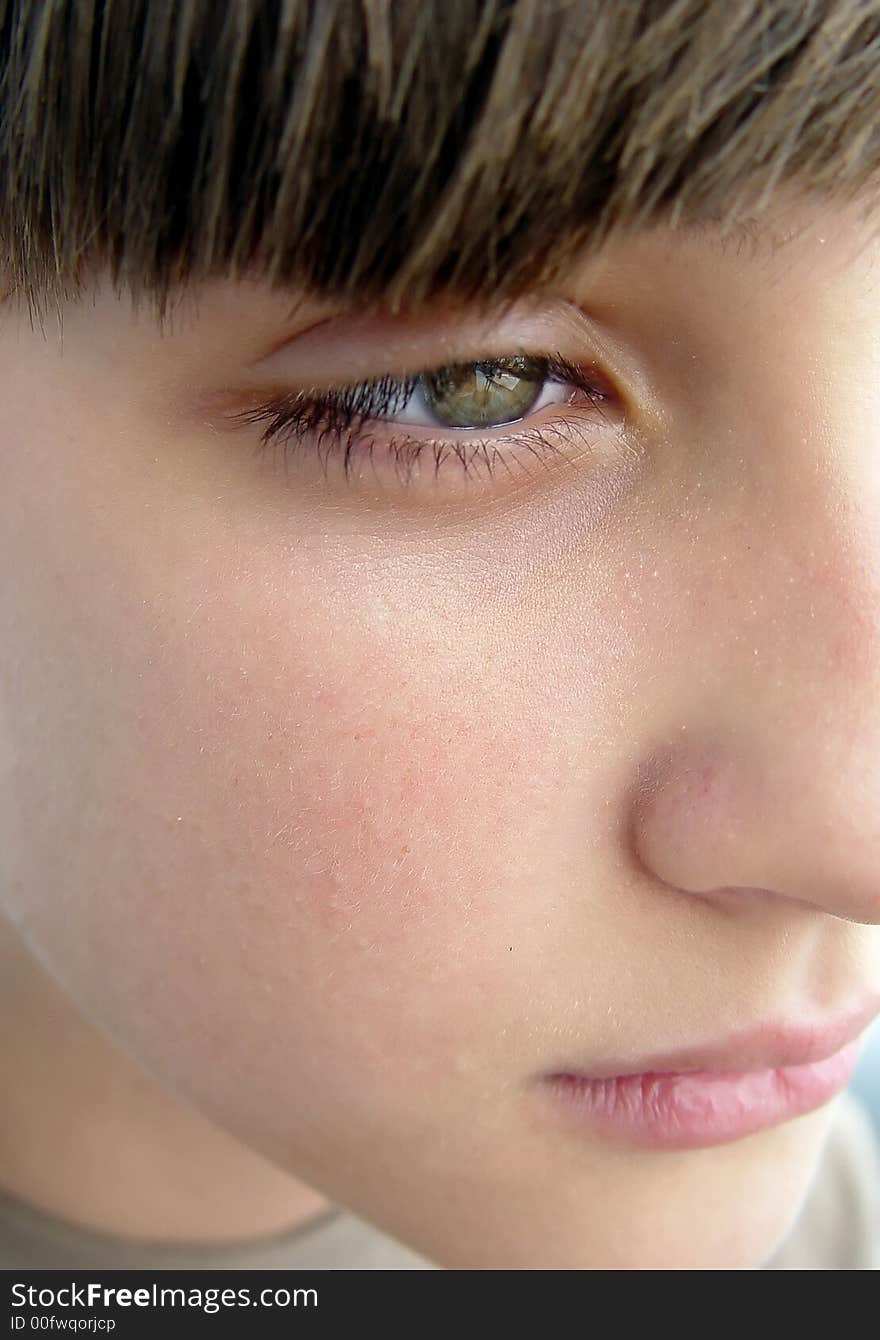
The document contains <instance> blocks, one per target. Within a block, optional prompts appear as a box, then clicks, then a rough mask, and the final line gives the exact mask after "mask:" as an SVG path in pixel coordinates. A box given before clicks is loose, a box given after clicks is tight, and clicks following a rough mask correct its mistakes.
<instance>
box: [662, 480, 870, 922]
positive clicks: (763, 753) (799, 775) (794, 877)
mask: <svg viewBox="0 0 880 1340" xmlns="http://www.w3.org/2000/svg"><path fill="white" fill-rule="evenodd" d="M771 473H772V474H773V479H774V488H776V487H779V486H781V485H784V479H783V476H784V474H785V473H786V471H785V469H784V468H779V466H778V463H777V467H776V468H775V469H774V470H773V471H772V472H771ZM795 493H796V495H797V497H798V506H796V507H792V506H790V505H785V504H783V505H782V506H780V502H779V498H778V497H775V498H773V499H768V498H767V496H766V494H764V495H762V505H760V506H756V507H754V508H753V509H744V510H737V511H731V512H730V513H728V522H727V523H726V524H722V525H720V526H719V525H718V524H717V521H718V517H717V514H716V516H715V518H714V523H713V535H712V539H711V542H710V541H709V539H708V537H707V543H706V547H705V550H704V552H705V553H706V555H707V561H706V563H705V566H704V568H703V570H702V572H701V575H700V577H699V585H698V597H697V603H696V607H694V606H693V605H692V606H691V608H690V612H689V614H688V615H687V616H686V617H687V619H688V622H689V624H690V626H689V627H688V628H687V629H686V630H683V632H684V645H686V646H687V647H689V648H690V649H691V652H692V654H693V655H694V658H695V660H696V658H700V661H701V663H702V664H703V665H705V664H706V663H707V660H708V662H709V663H710V664H711V671H710V673H708V674H703V675H702V676H701V678H700V679H699V680H698V681H696V683H697V684H698V685H699V687H697V688H696V690H695V689H694V684H695V680H694V677H693V676H688V681H689V683H690V692H688V693H687V698H686V700H685V701H681V700H679V701H678V702H677V703H676V707H677V713H676V721H677V722H679V723H685V725H687V729H686V730H682V727H681V725H679V726H678V728H677V730H671V731H669V732H668V734H666V735H665V737H664V739H663V742H662V743H660V744H659V745H658V746H657V747H656V748H655V749H653V750H652V751H651V752H650V753H649V754H648V755H647V756H646V757H645V758H644V759H643V761H642V767H641V768H640V779H639V786H638V801H637V804H636V811H637V816H638V817H637V823H636V830H635V831H636V834H637V846H638V851H639V856H640V858H641V860H642V862H643V864H645V865H646V866H647V867H648V868H649V869H651V870H653V871H654V873H655V874H656V875H657V876H659V877H660V878H661V879H663V881H664V882H665V883H667V884H670V885H672V886H674V887H676V888H680V889H684V890H690V891H692V892H695V893H696V892H699V893H708V892H711V891H713V890H731V889H736V888H740V889H743V890H746V889H748V890H755V889H763V890H767V891H769V892H770V893H774V894H777V895H780V896H782V897H785V898H789V899H796V900H798V901H806V902H809V903H812V904H814V905H816V906H817V907H821V908H823V909H825V910H826V911H828V912H830V913H831V914H833V915H837V916H842V917H846V918H849V919H851V920H854V921H862V922H880V506H878V508H877V512H876V521H875V519H874V515H873V513H872V509H871V508H870V506H869V500H867V499H866V498H865V496H864V490H863V491H862V494H861V496H860V495H859V493H858V491H857V490H856V489H855V486H854V483H853V482H852V481H850V483H849V484H848V485H844V484H843V483H841V480H840V477H839V476H837V477H832V476H831V475H830V472H827V471H823V470H821V469H817V470H816V471H815V472H813V474H812V476H811V479H810V482H809V483H808V484H807V485H806V486H805V484H804V479H803V474H802V473H801V476H800V479H799V485H798V487H797V488H796V489H795ZM878 494H880V490H878ZM878 502H880V496H878ZM686 692H687V690H686ZM688 723H689V724H688Z"/></svg>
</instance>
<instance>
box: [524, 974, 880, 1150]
mask: <svg viewBox="0 0 880 1340" xmlns="http://www.w3.org/2000/svg"><path fill="white" fill-rule="evenodd" d="M878 1010H880V1000H877V999H875V1000H872V1001H871V1002H870V1004H866V1005H862V1006H860V1007H859V1008H857V1009H854V1010H851V1011H850V1012H849V1013H847V1014H843V1015H839V1016H837V1017H835V1018H832V1019H827V1020H823V1021H820V1022H818V1023H816V1024H814V1025H812V1026H810V1027H806V1028H805V1027H803V1026H801V1027H787V1026H785V1025H783V1024H765V1025H763V1026H761V1027H759V1028H756V1029H751V1030H749V1031H747V1032H743V1033H740V1034H736V1035H735V1036H733V1037H731V1038H728V1039H726V1040H725V1041H723V1042H720V1043H717V1044H714V1045H709V1046H705V1047H696V1048H690V1049H687V1050H682V1051H677V1052H672V1053H665V1054H663V1055H660V1056H653V1057H647V1058H643V1059H640V1060H639V1061H638V1062H636V1063H629V1064H627V1063H625V1062H618V1063H615V1062H607V1063H603V1064H602V1065H601V1066H590V1067H589V1068H587V1067H584V1068H583V1069H581V1068H580V1067H578V1066H576V1065H575V1066H569V1065H563V1066H561V1067H560V1068H558V1069H554V1070H553V1071H552V1072H551V1073H548V1074H545V1075H542V1076H541V1077H540V1082H539V1085H538V1087H539V1090H540V1092H541V1094H542V1096H543V1097H545V1098H547V1099H549V1100H550V1103H551V1106H552V1108H553V1109H554V1112H555V1113H556V1115H558V1116H559V1117H561V1119H562V1120H564V1121H565V1122H566V1124H570V1123H573V1124H574V1126H575V1127H576V1128H585V1129H586V1130H587V1131H590V1132H593V1133H597V1134H600V1135H602V1136H603V1137H604V1138H606V1139H610V1140H611V1141H612V1142H614V1143H623V1144H627V1145H636V1146H642V1147H645V1148H665V1149H696V1148H705V1147H707V1146H710V1145H717V1144H726V1143H727V1142H729V1141H731V1140H738V1139H741V1138H742V1137H744V1136H746V1135H751V1134H754V1133H755V1132H757V1131H760V1130H764V1129H766V1128H768V1127H771V1126H777V1125H779V1124H780V1123H782V1122H785V1121H789V1120H791V1119H792V1118H794V1117H798V1116H803V1115H805V1114H806V1113H808V1112H813V1111H815V1110H816V1109H817V1108H820V1107H822V1106H824V1105H825V1104H826V1103H828V1102H830V1101H831V1099H832V1098H834V1097H835V1096H836V1095H837V1094H838V1093H840V1092H841V1090H842V1089H844V1088H845V1087H846V1085H847V1084H848V1083H849V1081H850V1079H851V1078H852V1075H853V1072H854V1070H855V1068H856V1065H857V1064H858V1059H859V1053H860V1050H861V1045H862V1034H863V1033H864V1032H865V1031H866V1029H867V1028H868V1026H869V1025H870V1023H871V1022H872V1021H873V1020H874V1019H875V1018H876V1016H877V1014H878Z"/></svg>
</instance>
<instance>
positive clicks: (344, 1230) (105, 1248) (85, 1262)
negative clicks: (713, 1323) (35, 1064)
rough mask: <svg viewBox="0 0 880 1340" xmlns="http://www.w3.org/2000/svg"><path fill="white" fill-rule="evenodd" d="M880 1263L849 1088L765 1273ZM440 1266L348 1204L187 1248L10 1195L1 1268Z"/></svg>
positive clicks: (0, 1200)
mask: <svg viewBox="0 0 880 1340" xmlns="http://www.w3.org/2000/svg"><path fill="white" fill-rule="evenodd" d="M878 1267H880V1147H878V1141H877V1137H876V1135H875V1134H874V1130H873V1127H872V1126H871V1124H870V1121H869V1120H868V1117H867V1116H866V1114H865V1112H864V1110H863V1109H862V1107H861V1106H860V1104H859V1103H858V1102H857V1101H856V1099H855V1098H854V1097H853V1096H852V1095H850V1094H848V1093H843V1094H841V1096H840V1097H839V1098H838V1099H837V1100H836V1112H835V1117H834V1121H833V1122H832V1126H831V1131H830V1134H829V1137H828V1140H827V1142H826V1145H825V1148H824V1151H823V1154H822V1157H821V1159H820V1161H819V1164H818V1167H817V1171H816V1174H815V1175H814V1177H813V1180H812V1182H811V1184H810V1188H809V1190H808V1192H807V1196H806V1199H805V1200H804V1204H803V1206H802V1207H801V1210H800V1212H799V1214H798V1217H797V1219H796V1221H795V1223H794V1225H793V1227H792V1229H791V1230H790V1232H789V1233H788V1236H787V1237H786V1239H785V1241H784V1242H783V1243H782V1245H781V1246H780V1247H779V1248H778V1250H777V1251H776V1252H775V1253H774V1255H773V1256H772V1257H771V1258H770V1259H769V1261H767V1262H766V1263H765V1264H764V1265H763V1267H762V1268H763V1269H765V1270H877V1269H878ZM94 1268H100V1269H103V1270H435V1269H438V1267H437V1266H435V1265H434V1264H433V1263H432V1262H430V1261H427V1260H425V1259H424V1258H423V1257H420V1256H418V1255H416V1253H415V1252H412V1251H410V1250H409V1248H407V1247H405V1246H404V1245H403V1244H402V1243H400V1242H397V1241H396V1240H395V1239H393V1238H390V1237H388V1236H387V1235H386V1234H384V1233H382V1232H380V1230H379V1229H377V1228H374V1227H373V1226H372V1224H369V1223H367V1222H366V1221H364V1220H363V1219H359V1218H357V1217H356V1216H355V1215H353V1214H351V1213H350V1212H349V1211H348V1210H344V1209H336V1210H330V1211H328V1212H327V1214H326V1215H324V1216H322V1217H321V1218H320V1219H319V1220H316V1221H314V1222H313V1223H311V1224H309V1225H307V1226H306V1227H304V1228H299V1229H294V1230H293V1231H291V1232H287V1233H279V1234H275V1235H273V1236H272V1237H270V1238H263V1239H260V1240H258V1241H256V1242H253V1241H250V1242H245V1243H241V1244H232V1245H228V1246H222V1247H218V1246H213V1245H212V1246H205V1247H199V1246H197V1245H193V1246H186V1247H179V1246H170V1247H169V1246H163V1245H161V1244H158V1245H155V1246H154V1245H151V1244H149V1243H132V1242H125V1241H123V1240H122V1239H119V1238H113V1237H107V1236H105V1235H103V1234H101V1233H93V1232H91V1231H89V1230H87V1229H82V1228H79V1227H77V1226H76V1225H74V1224H71V1223H67V1222H64V1221H63V1220H61V1219H56V1218H54V1217H53V1216H51V1215H47V1214H43V1213H42V1212H41V1211H40V1210H36V1209H34V1208H32V1207H30V1206H28V1205H25V1204H24V1203H23V1202H21V1201H19V1200H17V1199H15V1198H14V1197H11V1196H4V1195H3V1194H2V1193H0V1269H6V1270H10V1269H24V1270H29V1269H30V1270H32V1269H44V1270H45V1269H68V1270H85V1269H94Z"/></svg>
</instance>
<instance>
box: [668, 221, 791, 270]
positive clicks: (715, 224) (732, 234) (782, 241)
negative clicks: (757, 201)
mask: <svg viewBox="0 0 880 1340" xmlns="http://www.w3.org/2000/svg"><path fill="white" fill-rule="evenodd" d="M726 218H727V215H725V214H724V213H723V212H722V211H721V210H711V211H707V212H706V213H705V214H700V215H698V216H697V217H696V218H692V219H688V221H687V222H681V223H679V224H678V225H677V226H676V228H675V229H674V230H673V232H674V233H676V234H677V235H678V236H679V237H682V238H684V239H686V240H694V241H696V242H699V243H701V244H703V245H705V246H707V247H710V248H711V249H712V250H714V251H719V252H721V254H722V255H725V256H726V255H728V254H729V253H730V252H731V251H732V250H734V249H736V254H737V255H740V254H742V250H743V248H744V247H746V248H748V259H749V260H757V259H759V258H761V257H764V256H768V255H771V256H772V255H775V254H776V252H777V251H780V250H781V249H782V248H783V247H785V246H787V245H788V244H789V242H791V241H793V239H794V238H795V237H796V236H797V233H796V231H792V232H788V233H781V232H780V231H779V230H778V229H776V228H774V227H772V225H771V224H769V223H768V222H767V221H766V220H764V219H759V218H756V217H755V216H754V215H748V216H746V217H744V218H739V219H734V220H732V221H731V222H730V223H729V224H728V228H727V234H726V236H724V235H722V224H723V223H724V221H725V219H726Z"/></svg>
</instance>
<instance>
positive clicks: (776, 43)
mask: <svg viewBox="0 0 880 1340" xmlns="http://www.w3.org/2000/svg"><path fill="white" fill-rule="evenodd" d="M0 35H2V45H0V161H2V181H3V189H2V197H0V246H2V250H0V263H2V264H3V266H4V267H5V271H6V275H7V277H8V281H9V283H10V285H11V287H12V288H13V289H14V290H18V291H19V292H20V293H21V294H22V295H24V296H26V297H27V300H28V303H29V305H30V307H31V311H32V314H33V312H35V311H36V312H40V313H42V310H43V309H44V306H45V303H46V301H47V300H53V301H55V302H58V303H60V302H61V301H63V300H65V299H69V298H71V297H79V296H81V293H82V291H83V288H84V286H85V285H86V284H87V283H88V279H89V275H90V274H95V273H97V272H98V270H99V269H101V268H102V267H109V269H110V272H111V275H112V281H113V283H114V285H115V286H117V287H118V288H120V289H122V288H125V289H128V290H129V291H130V292H131V294H132V295H133V298H134V300H135V303H136V304H137V302H139V301H140V298H141V296H142V295H148V296H149V297H150V298H152V299H153V300H154V302H155V304H156V309H157V312H158V314H159V318H160V320H162V319H163V318H164V313H165V308H166V303H167V300H168V297H169V294H171V293H172V292H174V291H176V290H177V289H179V288H181V287H182V286H183V285H185V284H186V283H187V282H188V281H191V280H192V281H198V280H199V279H203V278H209V277H216V276H220V275H241V274H247V275H249V276H251V277H260V278H264V279H266V280H267V281H268V282H269V283H271V284H272V285H273V286H274V285H283V286H285V287H286V286H290V287H292V288H295V287H302V286H305V287H306V288H309V289H314V290H318V291H319V292H324V293H327V294H328V295H332V296H339V297H343V298H352V299H357V300H360V301H373V300H377V299H379V298H383V299H385V300H388V301H390V302H392V303H399V302H407V303H414V302H418V301H421V300H424V299H425V298H427V297H429V296H431V295H432V294H434V293H437V292H439V291H443V290H445V291H449V292H452V291H454V292H456V293H458V294H460V295H461V296H462V297H468V298H472V299H475V300H479V299H481V298H487V297H491V298H501V297H505V296H513V295H515V294H516V293H517V292H521V291H522V290H523V289H525V288H526V287H527V286H534V285H539V284H541V283H543V282H545V281H546V280H548V279H549V278H550V277H551V276H552V275H553V274H554V273H556V272H557V271H558V270H560V269H561V268H562V267H563V266H564V265H565V264H566V262H567V261H569V260H570V259H571V258H572V256H573V255H574V253H575V252H576V251H581V252H585V253H587V254H589V253H590V251H592V250H594V249H598V248H599V247H600V246H601V245H602V244H603V242H605V241H606V240H607V239H608V238H609V237H611V236H612V235H615V234H619V233H621V232H623V231H632V230H634V229H636V228H638V227H640V226H643V225H644V224H645V223H652V222H662V221H665V222H670V223H672V224H673V225H675V224H676V223H677V221H678V220H680V219H682V220H684V221H685V222H688V221H691V220H694V221H697V222H698V221H699V220H700V219H701V218H705V217H707V216H711V215H715V216H718V215H720V216H721V217H722V219H724V220H728V219H730V220H732V219H734V218H735V217H736V216H737V214H738V213H739V211H740V209H741V207H742V205H743V202H744V200H745V199H746V196H747V195H748V196H749V197H750V198H751V200H752V201H754V200H755V198H756V197H757V203H758V207H759V208H760V207H761V204H762V203H763V202H764V201H766V200H767V199H768V198H769V195H770V193H771V192H772V191H773V189H774V188H775V187H776V186H777V185H778V184H780V183H783V182H787V183H793V184H794V185H795V186H797V187H798V188H803V189H804V190H805V191H806V192H808V193H815V194H820V195H826V196H829V197H830V196H833V197H835V198H840V197H852V196H855V195H856V194H857V193H858V192H861V191H864V190H865V189H866V188H867V187H868V185H869V184H870V183H871V182H872V181H873V180H874V179H875V178H876V176H877V169H878V167H880V3H877V2H875V0H867V2H866V0H229V3H219V0H175V3H167V4H166V3H152V4H151V3H150V0H105V3H100V2H99V0H44V2H43V3H40V2H39V0H36V2H32V3H27V2H26V0H0ZM40 319H41V320H42V315H41V316H40Z"/></svg>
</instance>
